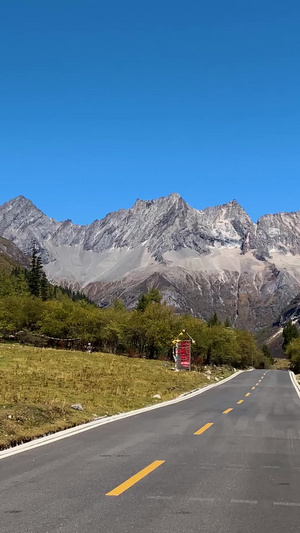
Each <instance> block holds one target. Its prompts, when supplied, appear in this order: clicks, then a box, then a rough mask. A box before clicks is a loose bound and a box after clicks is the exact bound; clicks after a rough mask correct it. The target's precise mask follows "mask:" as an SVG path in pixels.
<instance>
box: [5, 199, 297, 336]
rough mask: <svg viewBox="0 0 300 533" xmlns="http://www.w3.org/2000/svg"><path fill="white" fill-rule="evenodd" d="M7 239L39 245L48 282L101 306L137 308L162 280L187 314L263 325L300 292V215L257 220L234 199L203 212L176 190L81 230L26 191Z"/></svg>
mask: <svg viewBox="0 0 300 533" xmlns="http://www.w3.org/2000/svg"><path fill="white" fill-rule="evenodd" d="M0 235H2V236H4V237H5V238H7V239H10V240H11V241H13V242H14V243H15V244H16V245H17V246H18V247H19V248H20V249H21V250H22V251H23V252H25V253H30V252H31V250H32V247H33V246H34V245H35V246H36V248H37V249H38V250H39V252H40V253H41V256H42V260H43V262H44V265H45V269H46V271H47V274H48V277H49V279H50V280H52V281H57V282H60V283H67V284H70V285H73V286H76V287H78V286H80V287H83V288H84V290H85V291H86V292H87V294H88V295H89V296H90V297H93V298H94V299H95V301H97V302H98V303H99V304H100V305H108V304H109V303H110V302H111V301H112V300H113V299H114V298H115V297H116V296H118V297H121V298H122V299H123V300H124V301H125V303H126V304H127V305H128V306H133V305H134V304H135V302H136V300H137V298H138V296H139V295H140V293H141V292H142V291H143V290H146V289H147V288H149V287H151V286H154V285H155V286H157V287H159V288H160V290H161V291H162V293H163V295H164V299H165V301H167V302H168V303H169V304H172V305H174V306H175V307H177V308H179V309H181V310H183V311H189V312H193V313H194V314H195V315H198V316H202V317H203V318H205V319H207V318H208V317H209V316H210V315H211V314H212V312H214V311H217V312H218V314H219V315H220V317H221V318H224V319H225V318H226V317H229V318H230V320H231V321H232V323H234V324H236V325H239V326H240V327H251V328H257V327H263V326H265V325H266V324H269V323H270V322H272V321H273V320H274V319H275V318H276V317H277V316H278V315H279V314H280V311H281V310H282V309H283V308H284V307H285V306H286V305H287V304H288V302H289V301H290V300H291V299H292V298H293V297H294V296H295V295H296V294H297V293H298V292H300V212H299V213H280V214H277V215H266V216H264V217H262V218H261V219H260V220H259V221H258V222H257V224H254V223H253V222H252V221H251V219H250V218H249V216H248V215H247V213H246V212H245V211H244V209H243V208H242V207H241V206H240V205H239V204H238V203H237V202H236V201H235V200H234V201H232V202H229V203H228V204H225V205H222V206H216V207H211V208H207V209H204V210H203V211H199V210H196V209H193V208H192V207H190V206H189V205H188V204H187V203H186V202H185V201H184V200H183V199H182V198H181V197H180V196H179V195H178V194H171V195H170V196H168V197H166V198H159V199H157V200H151V201H143V200H137V201H136V203H135V204H134V206H133V207H132V208H131V209H128V210H124V209H121V210H120V211H116V212H114V213H110V214H108V215H107V216H106V217H105V218H104V219H102V220H95V221H94V222H93V223H92V224H90V225H87V226H78V225H75V224H73V223H72V221H71V220H66V221H64V222H57V221H56V220H53V219H51V218H48V217H47V216H46V215H44V214H43V213H42V212H41V211H40V210H39V209H37V207H35V206H34V205H33V204H32V202H31V201H30V200H27V199H26V198H24V197H23V196H19V197H18V198H15V199H13V200H11V201H9V202H7V203H5V204H3V205H2V206H1V207H0Z"/></svg>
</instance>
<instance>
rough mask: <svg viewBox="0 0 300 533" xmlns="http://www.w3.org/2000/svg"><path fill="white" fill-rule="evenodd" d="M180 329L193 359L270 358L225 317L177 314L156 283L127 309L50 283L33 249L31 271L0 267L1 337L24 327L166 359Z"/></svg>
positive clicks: (261, 363) (263, 362)
mask: <svg viewBox="0 0 300 533" xmlns="http://www.w3.org/2000/svg"><path fill="white" fill-rule="evenodd" d="M183 329H185V330H186V331H188V332H189V334H190V335H191V336H192V337H193V339H194V340H195V341H196V342H195V344H193V346H192V362H193V364H195V365H198V366H201V365H209V364H215V365H222V364H227V365H232V366H234V367H237V368H245V367H247V366H255V367H257V368H264V367H266V366H268V365H269V364H270V358H269V356H268V354H265V353H263V352H262V351H261V350H259V349H258V348H257V346H256V343H255V340H254V337H253V335H252V334H251V333H249V332H247V331H244V330H239V329H233V328H232V327H230V323H229V321H228V320H227V321H226V323H225V324H223V323H221V322H220V321H219V319H218V317H217V315H216V314H214V315H213V316H212V317H211V319H210V320H209V321H208V322H207V323H206V322H205V321H203V320H200V319H198V318H195V317H193V316H191V315H188V314H185V315H179V314H178V313H176V312H175V310H174V309H173V308H171V307H168V306H167V305H166V304H165V303H163V302H162V297H161V294H160V293H159V291H158V290H157V289H151V290H150V291H148V292H147V293H145V294H142V295H141V297H140V298H139V301H138V303H137V305H136V307H135V309H132V310H127V309H126V308H125V306H124V304H123V303H122V302H121V301H120V300H115V302H114V303H113V304H112V305H111V306H110V307H108V308H105V309H100V308H99V307H97V306H96V305H95V304H93V303H92V302H91V301H89V300H88V298H86V297H85V296H84V295H82V294H81V293H79V292H78V293H76V292H72V291H69V290H67V289H63V288H61V287H57V286H54V285H52V284H50V283H49V282H48V280H47V278H46V276H45V274H44V271H43V268H42V265H41V262H40V259H39V257H38V256H37V254H36V253H35V252H34V253H33V257H32V265H31V270H30V271H27V270H24V269H14V270H13V271H12V272H11V274H5V273H3V272H2V273H0V332H1V333H2V336H4V337H5V338H7V337H8V336H9V335H16V334H17V333H18V332H20V331H23V332H25V334H26V335H27V340H28V342H32V343H35V342H37V339H38V338H39V336H40V337H42V336H45V337H49V338H56V339H70V340H71V339H76V340H78V341H79V345H80V346H81V347H83V346H84V345H86V344H87V343H91V344H92V347H93V350H97V351H104V352H111V353H114V354H127V355H129V356H134V357H135V356H137V357H146V358H149V359H153V358H161V359H167V358H172V341H173V340H174V339H176V338H177V336H178V333H179V332H180V331H182V330H183ZM26 335H25V341H26ZM70 346H72V345H71V344H70Z"/></svg>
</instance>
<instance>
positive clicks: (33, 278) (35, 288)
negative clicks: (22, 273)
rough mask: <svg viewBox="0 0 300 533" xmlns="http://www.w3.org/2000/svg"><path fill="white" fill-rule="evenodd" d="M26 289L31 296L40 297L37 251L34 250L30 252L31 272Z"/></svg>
mask: <svg viewBox="0 0 300 533" xmlns="http://www.w3.org/2000/svg"><path fill="white" fill-rule="evenodd" d="M28 288H29V291H30V292H31V294H32V295H33V296H39V295H40V287H39V279H38V276H37V251H36V249H35V248H33V250H32V257H31V270H30V273H29V277H28Z"/></svg>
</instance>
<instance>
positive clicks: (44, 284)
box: [40, 271, 49, 301]
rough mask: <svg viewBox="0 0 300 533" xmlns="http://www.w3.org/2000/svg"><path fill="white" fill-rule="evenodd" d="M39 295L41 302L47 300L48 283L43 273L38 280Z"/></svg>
mask: <svg viewBox="0 0 300 533" xmlns="http://www.w3.org/2000/svg"><path fill="white" fill-rule="evenodd" d="M40 294H41V298H42V300H43V301H45V300H48V299H49V282H48V280H47V277H46V274H45V272H44V271H42V275H41V279H40Z"/></svg>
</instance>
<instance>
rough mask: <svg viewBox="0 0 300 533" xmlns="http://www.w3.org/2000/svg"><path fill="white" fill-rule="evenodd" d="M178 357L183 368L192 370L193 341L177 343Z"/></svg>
mask: <svg viewBox="0 0 300 533" xmlns="http://www.w3.org/2000/svg"><path fill="white" fill-rule="evenodd" d="M177 357H178V363H180V367H181V368H185V369H187V370H190V369H191V341H179V342H178V343H177Z"/></svg>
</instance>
